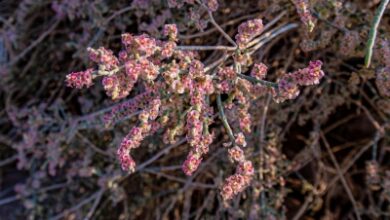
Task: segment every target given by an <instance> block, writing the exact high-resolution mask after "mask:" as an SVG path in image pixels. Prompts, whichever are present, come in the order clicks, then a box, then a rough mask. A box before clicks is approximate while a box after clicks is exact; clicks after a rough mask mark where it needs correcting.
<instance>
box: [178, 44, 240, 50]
mask: <svg viewBox="0 0 390 220" xmlns="http://www.w3.org/2000/svg"><path fill="white" fill-rule="evenodd" d="M176 49H178V50H227V51H234V50H236V48H235V47H229V46H192V45H191V46H177V47H176Z"/></svg>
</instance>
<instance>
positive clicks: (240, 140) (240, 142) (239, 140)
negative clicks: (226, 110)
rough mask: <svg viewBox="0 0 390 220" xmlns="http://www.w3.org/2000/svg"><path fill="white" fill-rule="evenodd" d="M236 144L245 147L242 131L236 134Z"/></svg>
mask: <svg viewBox="0 0 390 220" xmlns="http://www.w3.org/2000/svg"><path fill="white" fill-rule="evenodd" d="M235 142H236V144H238V145H240V146H242V147H246V141H245V136H244V134H243V133H242V132H240V133H238V134H237V135H236V140H235Z"/></svg>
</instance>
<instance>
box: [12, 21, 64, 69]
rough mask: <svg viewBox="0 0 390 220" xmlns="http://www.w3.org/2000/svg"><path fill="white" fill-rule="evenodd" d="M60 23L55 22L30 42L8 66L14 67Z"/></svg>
mask: <svg viewBox="0 0 390 220" xmlns="http://www.w3.org/2000/svg"><path fill="white" fill-rule="evenodd" d="M59 23H60V20H56V21H55V22H54V23H53V24H52V26H51V27H50V28H49V29H47V30H46V31H45V32H43V33H42V34H41V36H39V37H38V39H36V40H35V41H34V42H32V43H31V44H30V45H29V46H28V47H27V48H26V49H24V50H23V51H22V52H21V53H20V54H18V55H17V56H16V57H15V58H14V59H12V61H11V62H10V63H9V65H10V66H13V65H15V64H16V63H17V62H18V61H19V60H20V59H22V58H23V57H24V56H25V55H26V54H27V53H28V52H30V51H31V50H32V49H34V47H36V46H37V45H38V44H39V43H41V42H42V41H43V40H44V39H45V38H46V37H47V36H48V35H49V34H50V33H51V32H52V31H53V30H54V29H55V28H56V27H57V26H58V24H59Z"/></svg>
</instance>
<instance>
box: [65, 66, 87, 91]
mask: <svg viewBox="0 0 390 220" xmlns="http://www.w3.org/2000/svg"><path fill="white" fill-rule="evenodd" d="M92 73H93V69H87V70H85V71H81V72H73V73H70V74H68V75H67V76H66V85H67V86H69V87H73V88H76V89H81V88H83V87H86V88H88V87H90V86H91V85H92V84H93V83H92Z"/></svg>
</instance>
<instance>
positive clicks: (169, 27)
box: [163, 24, 178, 42]
mask: <svg viewBox="0 0 390 220" xmlns="http://www.w3.org/2000/svg"><path fill="white" fill-rule="evenodd" d="M177 33H178V31H177V27H176V25H175V24H166V25H164V29H163V34H164V36H165V37H168V38H169V40H170V41H175V42H176V41H177Z"/></svg>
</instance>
